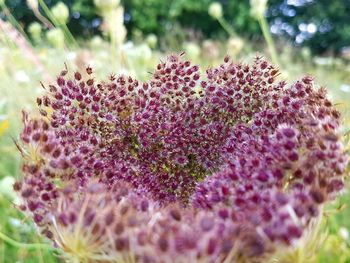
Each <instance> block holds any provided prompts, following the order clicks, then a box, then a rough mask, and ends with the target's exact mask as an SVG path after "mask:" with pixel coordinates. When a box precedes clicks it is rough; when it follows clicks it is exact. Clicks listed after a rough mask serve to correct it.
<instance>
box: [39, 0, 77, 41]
mask: <svg viewBox="0 0 350 263" xmlns="http://www.w3.org/2000/svg"><path fill="white" fill-rule="evenodd" d="M39 4H40V6H41V7H42V9H43V10H44V12H45V14H46V15H47V16H48V17H49V19H50V20H51V21H52V23H53V24H54V25H55V26H56V27H59V28H61V29H62V30H63V33H64V34H65V36H66V38H67V39H68V40H69V42H70V44H72V45H73V46H74V47H75V48H77V47H78V43H77V42H76V41H75V38H74V36H73V35H72V33H71V32H70V31H69V29H68V27H67V25H66V24H61V23H59V22H58V21H57V20H56V18H55V17H54V16H53V15H52V13H51V11H50V9H49V8H48V6H47V5H46V4H45V2H44V0H39Z"/></svg>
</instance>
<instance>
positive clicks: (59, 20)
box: [38, 0, 78, 48]
mask: <svg viewBox="0 0 350 263" xmlns="http://www.w3.org/2000/svg"><path fill="white" fill-rule="evenodd" d="M38 2H39V6H40V7H41V8H42V10H43V11H44V13H45V14H46V16H47V17H48V18H49V19H50V20H51V22H52V24H53V25H54V26H55V28H57V29H60V30H61V32H62V33H63V35H64V40H67V45H68V46H69V47H74V48H76V47H78V44H77V42H76V40H75V38H74V36H73V35H72V33H71V32H70V31H69V29H68V27H67V25H66V23H67V21H68V18H69V10H68V8H67V6H66V5H65V4H64V3H62V2H58V3H57V5H56V6H54V7H53V9H52V10H50V8H49V7H48V6H47V5H46V3H45V1H44V0H38ZM53 11H54V12H55V13H53ZM51 30H52V29H51ZM54 32H55V33H54V34H57V35H58V34H59V33H57V32H58V31H57V30H55V31H54Z"/></svg>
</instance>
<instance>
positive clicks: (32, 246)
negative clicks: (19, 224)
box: [0, 232, 55, 250]
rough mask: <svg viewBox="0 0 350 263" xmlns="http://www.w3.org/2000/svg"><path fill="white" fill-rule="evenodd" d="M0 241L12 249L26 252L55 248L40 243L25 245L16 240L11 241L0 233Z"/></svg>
mask: <svg viewBox="0 0 350 263" xmlns="http://www.w3.org/2000/svg"><path fill="white" fill-rule="evenodd" d="M0 239H2V240H4V241H5V242H6V243H8V244H9V245H11V246H13V247H17V248H24V249H28V250H32V249H45V250H55V248H53V247H51V246H50V245H48V244H42V243H32V244H27V243H21V242H18V241H16V240H13V239H12V238H10V237H8V236H7V235H5V234H4V233H2V232H0Z"/></svg>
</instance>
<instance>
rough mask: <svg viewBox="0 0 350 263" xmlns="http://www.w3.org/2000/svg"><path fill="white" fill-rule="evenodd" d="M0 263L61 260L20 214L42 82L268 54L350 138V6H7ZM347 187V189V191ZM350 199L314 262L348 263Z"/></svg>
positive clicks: (282, 2) (234, 0)
mask: <svg viewBox="0 0 350 263" xmlns="http://www.w3.org/2000/svg"><path fill="white" fill-rule="evenodd" d="M0 8H1V9H0V262H1V263H2V262H11V263H12V262H45V263H50V262H61V260H60V255H57V254H54V253H53V252H52V251H50V249H48V247H47V246H28V245H27V244H32V243H45V240H43V239H41V238H39V237H38V235H37V233H36V230H35V228H34V226H33V225H32V224H31V223H30V221H29V220H27V219H26V218H25V216H24V215H22V214H21V213H19V212H18V211H17V209H16V204H17V202H18V200H17V197H16V195H15V194H14V192H13V191H12V184H13V182H14V180H15V179H16V178H18V177H20V176H21V170H20V158H19V152H18V150H17V149H16V146H15V143H14V142H15V141H16V140H17V139H18V133H19V131H20V129H21V110H23V109H24V110H26V111H29V112H31V114H37V112H36V110H35V98H36V97H37V96H38V95H39V94H40V93H42V92H43V91H44V89H43V88H42V85H41V82H42V83H43V84H49V83H50V82H51V81H54V79H55V77H56V75H58V74H59V72H60V70H62V69H63V68H64V67H68V68H69V69H70V71H71V72H73V71H74V70H79V69H80V70H81V69H84V68H85V67H86V66H87V65H90V66H92V67H93V68H94V70H95V71H96V72H97V76H99V77H101V78H102V77H107V76H108V75H109V74H111V73H115V74H130V75H132V76H134V77H137V78H139V79H141V80H146V79H148V78H149V77H150V72H152V69H153V68H154V67H155V65H156V64H157V62H158V61H159V60H160V59H161V58H162V57H164V56H166V54H169V53H173V52H176V53H180V52H182V51H184V52H185V56H186V57H187V58H188V59H191V60H193V61H194V62H195V63H198V64H199V65H200V66H201V67H202V70H204V69H205V68H207V67H210V66H214V65H218V64H219V63H220V62H221V61H222V59H223V57H224V56H225V55H226V54H229V55H230V56H232V57H233V59H234V60H236V61H242V62H251V61H252V60H253V58H254V56H256V55H257V54H261V55H264V56H266V57H267V58H269V59H270V60H272V61H273V63H275V64H277V65H278V66H279V68H280V69H281V78H282V79H286V80H289V81H292V80H295V79H296V78H298V77H300V76H302V75H305V74H311V75H313V76H315V78H316V80H317V83H318V84H319V85H320V86H325V87H327V89H328V90H329V96H330V97H331V98H332V100H333V101H334V102H335V103H337V104H336V105H337V107H338V108H339V110H340V111H341V112H342V113H343V123H344V125H343V127H344V128H343V130H342V133H343V134H342V135H343V139H344V143H345V144H348V145H349V138H348V137H349V134H350V132H349V131H350V114H349V112H350V111H349V109H350V0H332V1H329V0H270V1H268V2H267V1H266V0H251V1H249V0H220V1H217V2H214V1H211V0H124V1H123V0H65V1H56V0H27V1H25V0H0ZM348 188H349V187H348ZM349 201H350V197H349V192H348V190H346V191H344V194H343V195H342V196H341V197H340V198H339V199H338V200H336V201H335V202H334V203H333V204H331V205H330V206H329V207H326V208H325V217H324V222H323V226H322V227H323V229H324V235H323V238H322V240H321V241H322V242H320V247H319V248H318V249H317V251H318V253H317V255H316V257H315V262H339V263H342V262H344V263H345V262H350V239H349V231H350V207H349Z"/></svg>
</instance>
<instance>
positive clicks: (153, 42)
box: [146, 34, 158, 49]
mask: <svg viewBox="0 0 350 263" xmlns="http://www.w3.org/2000/svg"><path fill="white" fill-rule="evenodd" d="M157 42H158V38H157V36H156V35H155V34H149V35H148V36H147V37H146V43H147V45H148V46H149V47H150V48H153V49H154V48H156V47H157Z"/></svg>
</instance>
